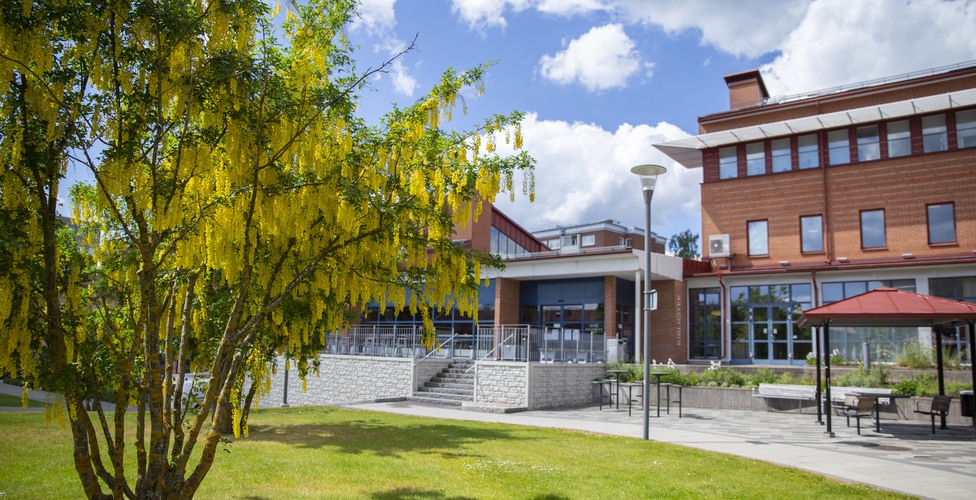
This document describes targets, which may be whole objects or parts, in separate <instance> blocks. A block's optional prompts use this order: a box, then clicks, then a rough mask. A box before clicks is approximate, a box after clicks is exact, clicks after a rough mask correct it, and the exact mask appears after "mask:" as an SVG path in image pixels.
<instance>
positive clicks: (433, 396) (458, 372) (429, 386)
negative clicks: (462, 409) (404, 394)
mask: <svg viewBox="0 0 976 500" xmlns="http://www.w3.org/2000/svg"><path fill="white" fill-rule="evenodd" d="M473 368H474V362H473V361H471V360H454V361H452V362H451V364H450V365H449V366H448V367H447V368H445V369H443V370H441V372H440V373H438V374H437V375H435V376H434V377H433V378H431V379H430V380H428V381H427V382H424V386H423V387H421V388H419V389H417V390H416V391H414V393H413V396H412V397H410V398H409V400H410V401H416V402H418V403H433V404H439V405H448V406H461V403H464V402H473V401H474V369H473ZM469 370H470V371H469Z"/></svg>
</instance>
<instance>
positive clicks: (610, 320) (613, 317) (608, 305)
mask: <svg viewBox="0 0 976 500" xmlns="http://www.w3.org/2000/svg"><path fill="white" fill-rule="evenodd" d="M603 331H604V332H606V334H607V338H608V339H614V338H617V277H616V276H604V277H603Z"/></svg>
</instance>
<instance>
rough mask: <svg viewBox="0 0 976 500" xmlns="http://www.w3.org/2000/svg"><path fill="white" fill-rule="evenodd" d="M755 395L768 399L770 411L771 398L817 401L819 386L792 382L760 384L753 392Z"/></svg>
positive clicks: (767, 406)
mask: <svg viewBox="0 0 976 500" xmlns="http://www.w3.org/2000/svg"><path fill="white" fill-rule="evenodd" d="M753 397H757V398H763V399H764V400H766V410H767V411H769V400H770V399H788V400H794V401H799V402H801V403H800V404H801V405H802V401H815V400H816V399H817V387H816V386H813V385H791V384H759V389H757V390H756V391H755V392H754V393H753Z"/></svg>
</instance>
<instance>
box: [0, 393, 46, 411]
mask: <svg viewBox="0 0 976 500" xmlns="http://www.w3.org/2000/svg"><path fill="white" fill-rule="evenodd" d="M21 406H23V405H22V404H21V401H20V397H19V396H10V395H8V394H0V408H3V407H17V408H20V407H21ZM27 407H28V408H43V407H44V403H42V402H40V401H34V400H32V399H29V400H27Z"/></svg>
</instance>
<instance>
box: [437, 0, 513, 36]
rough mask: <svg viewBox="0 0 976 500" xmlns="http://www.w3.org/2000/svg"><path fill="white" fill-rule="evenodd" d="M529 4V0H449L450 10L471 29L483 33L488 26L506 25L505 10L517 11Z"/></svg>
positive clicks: (499, 26)
mask: <svg viewBox="0 0 976 500" xmlns="http://www.w3.org/2000/svg"><path fill="white" fill-rule="evenodd" d="M530 4H531V2H530V1H529V0H451V12H453V13H455V14H458V15H459V16H461V19H462V20H463V21H464V22H465V23H467V25H468V27H469V28H471V29H472V30H474V31H477V32H479V33H484V32H485V30H487V29H488V28H505V27H506V26H508V21H506V20H505V17H504V15H503V14H504V13H505V11H506V10H509V9H511V10H512V11H513V12H514V13H518V12H521V11H522V10H524V9H526V8H527V7H529V5H530Z"/></svg>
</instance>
